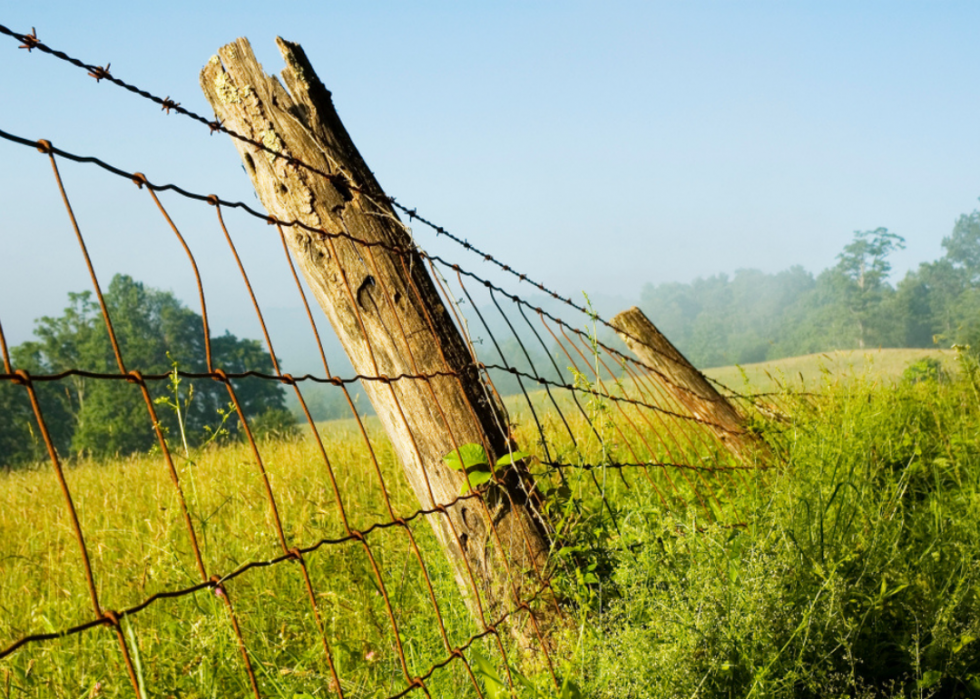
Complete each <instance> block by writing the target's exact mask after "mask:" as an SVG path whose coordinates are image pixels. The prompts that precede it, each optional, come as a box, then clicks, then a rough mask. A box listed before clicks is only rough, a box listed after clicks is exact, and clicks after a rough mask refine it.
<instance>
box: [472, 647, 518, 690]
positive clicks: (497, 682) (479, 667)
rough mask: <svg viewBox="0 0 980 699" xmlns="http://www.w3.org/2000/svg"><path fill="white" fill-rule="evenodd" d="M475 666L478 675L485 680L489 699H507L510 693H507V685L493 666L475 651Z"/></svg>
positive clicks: (473, 659) (473, 658)
mask: <svg viewBox="0 0 980 699" xmlns="http://www.w3.org/2000/svg"><path fill="white" fill-rule="evenodd" d="M472 661H473V664H474V665H475V666H476V668H475V669H476V674H477V675H479V676H480V677H482V678H483V684H484V685H485V689H486V695H487V699H507V697H509V696H510V692H508V691H507V684H506V683H505V682H504V681H503V680H502V679H500V675H498V674H497V670H496V669H495V668H494V666H493V664H492V663H491V662H490V661H489V660H487V659H486V658H484V657H483V655H482V654H481V653H480V652H479V651H478V650H474V651H473V657H472Z"/></svg>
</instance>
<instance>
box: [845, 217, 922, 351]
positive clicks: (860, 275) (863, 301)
mask: <svg viewBox="0 0 980 699" xmlns="http://www.w3.org/2000/svg"><path fill="white" fill-rule="evenodd" d="M904 249H905V239H904V238H902V236H900V235H897V234H895V233H890V232H889V231H888V229H887V228H876V229H875V230H873V231H855V232H854V240H853V241H851V242H850V243H849V244H848V245H846V246H845V247H844V251H843V252H842V253H841V254H840V255H838V256H837V266H836V267H835V268H834V270H835V271H836V272H838V273H839V274H840V276H841V280H842V281H843V286H842V292H843V293H842V298H843V303H844V307H845V308H846V310H847V311H848V312H849V314H850V317H851V319H852V321H853V323H854V326H855V329H856V341H857V346H858V347H859V348H863V347H865V345H867V344H869V342H870V343H873V344H891V343H893V342H894V335H895V328H894V327H891V324H888V323H887V321H888V320H890V319H889V318H888V317H887V315H886V314H882V313H881V308H882V305H883V302H884V301H885V299H886V298H887V297H888V296H889V294H890V293H891V292H893V289H892V288H891V287H890V286H889V284H888V275H889V273H890V272H891V269H892V266H891V262H889V261H888V256H889V255H890V254H891V253H892V252H894V251H895V250H904Z"/></svg>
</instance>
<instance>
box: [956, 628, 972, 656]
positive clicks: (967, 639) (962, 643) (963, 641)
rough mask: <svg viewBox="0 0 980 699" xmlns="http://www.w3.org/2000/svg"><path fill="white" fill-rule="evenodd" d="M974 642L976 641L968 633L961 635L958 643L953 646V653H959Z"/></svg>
mask: <svg viewBox="0 0 980 699" xmlns="http://www.w3.org/2000/svg"><path fill="white" fill-rule="evenodd" d="M975 640H977V639H976V637H975V636H971V635H970V634H968V633H965V634H963V635H962V636H960V640H959V642H958V643H957V644H956V645H954V646H953V652H954V653H959V652H960V651H961V650H963V648H965V647H966V646H967V645H969V644H970V643H973V642H974V641H975Z"/></svg>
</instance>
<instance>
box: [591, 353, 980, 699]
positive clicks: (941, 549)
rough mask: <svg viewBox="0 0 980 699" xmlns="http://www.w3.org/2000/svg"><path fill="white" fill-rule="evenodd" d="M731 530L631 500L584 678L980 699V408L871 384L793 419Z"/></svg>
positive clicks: (730, 691)
mask: <svg viewBox="0 0 980 699" xmlns="http://www.w3.org/2000/svg"><path fill="white" fill-rule="evenodd" d="M785 437H786V438H787V439H788V442H789V449H788V457H789V459H788V463H787V465H786V467H785V468H784V469H782V470H781V472H780V473H778V474H776V475H775V476H774V477H773V478H772V480H771V481H770V483H769V484H768V485H767V487H765V488H759V489H756V490H748V491H745V492H744V495H743V499H742V501H741V502H742V505H743V508H744V509H747V510H749V511H751V512H752V513H753V516H752V517H751V518H750V519H749V526H748V527H746V528H744V529H730V528H723V527H720V526H717V525H715V524H712V523H707V522H703V521H698V520H697V519H695V518H694V517H693V513H687V514H682V513H678V514H668V513H665V512H664V511H663V510H662V508H660V507H659V506H658V504H657V503H656V502H653V501H650V500H649V499H648V500H646V501H643V500H642V499H638V500H636V501H635V504H634V508H633V510H632V512H631V515H630V517H629V518H628V519H627V520H626V521H625V522H624V524H623V530H624V536H625V537H626V538H627V539H628V540H629V541H630V542H631V544H632V546H631V548H630V549H629V551H630V553H629V555H618V556H617V562H616V569H615V573H614V574H613V576H612V578H611V580H610V582H609V584H608V587H609V590H608V593H607V594H609V595H610V596H611V597H612V601H611V602H610V603H609V605H608V606H607V607H606V608H605V609H602V610H601V613H599V614H597V617H598V621H597V620H596V619H595V618H594V619H593V620H592V622H591V623H590V624H589V625H587V626H583V629H584V639H585V640H584V644H585V645H584V650H582V652H581V653H582V657H583V658H588V660H587V662H585V661H583V663H582V668H583V671H584V672H585V674H586V675H587V677H588V685H589V687H590V691H591V693H592V694H594V695H595V696H603V697H605V696H608V697H613V696H615V697H933V696H936V697H976V696H980V403H978V391H977V373H976V368H975V367H973V368H972V370H971V369H970V368H968V370H967V371H966V372H965V375H963V376H962V377H961V378H960V379H959V380H957V381H956V382H949V381H948V380H947V381H937V380H926V381H918V382H911V381H905V382H902V383H900V384H899V385H897V386H893V385H889V386H882V385H879V384H877V383H875V382H873V381H872V380H870V379H865V380H863V381H857V382H854V381H851V382H849V383H848V384H846V385H831V386H827V387H826V389H825V391H824V392H823V394H822V395H821V396H819V397H816V398H811V399H809V400H808V401H801V402H799V403H797V405H796V412H795V415H794V417H793V421H792V423H791V424H790V425H789V426H787V427H786V428H785Z"/></svg>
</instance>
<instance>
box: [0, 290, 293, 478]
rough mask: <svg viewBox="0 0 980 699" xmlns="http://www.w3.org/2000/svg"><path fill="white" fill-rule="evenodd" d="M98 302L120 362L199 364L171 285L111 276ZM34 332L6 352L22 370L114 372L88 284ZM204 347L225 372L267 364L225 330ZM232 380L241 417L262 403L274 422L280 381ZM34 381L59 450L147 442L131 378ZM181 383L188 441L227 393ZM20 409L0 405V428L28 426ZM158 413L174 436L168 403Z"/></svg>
mask: <svg viewBox="0 0 980 699" xmlns="http://www.w3.org/2000/svg"><path fill="white" fill-rule="evenodd" d="M105 302H106V307H107V309H108V312H109V317H110V319H111V320H112V323H113V329H114V331H115V335H116V339H117V341H118V342H119V349H120V353H121V354H122V357H123V359H124V361H125V362H126V369H127V370H133V369H138V370H140V371H141V372H142V373H143V374H162V373H167V372H169V371H171V370H172V368H173V366H174V364H176V365H177V366H178V367H179V368H181V369H184V370H187V371H191V372H200V373H203V372H205V371H207V366H206V361H205V347H204V337H203V327H202V323H201V318H200V316H199V315H198V314H196V313H194V312H193V311H191V310H189V309H187V308H185V307H184V306H183V305H181V303H180V302H179V301H178V300H177V299H176V298H175V297H174V296H173V294H172V293H170V292H166V291H160V290H157V289H152V288H149V287H146V286H144V285H143V284H141V283H140V282H137V281H135V280H134V279H132V278H131V277H129V276H125V275H117V276H116V277H115V278H113V280H112V282H111V283H110V284H109V288H108V290H107V291H106V293H105ZM34 334H35V336H36V337H37V339H36V340H34V341H31V342H26V343H24V344H22V345H20V346H18V347H15V348H14V350H13V355H14V360H15V364H16V366H18V367H20V368H24V369H27V370H28V371H29V372H31V373H35V374H54V373H60V372H63V371H67V370H70V369H83V370H87V371H91V372H97V373H117V372H118V371H119V369H118V366H117V364H116V360H115V355H114V353H113V350H112V344H111V342H110V340H109V334H108V331H107V330H106V327H105V324H104V323H103V321H102V316H101V311H100V309H99V307H98V305H97V304H96V303H95V302H94V301H93V300H92V295H91V294H90V293H88V292H84V293H79V294H70V295H69V306H68V307H67V308H66V309H65V312H64V314H63V315H61V316H59V317H56V318H54V317H43V318H41V319H40V320H39V321H38V322H37V327H36V328H35V331H34ZM211 346H212V357H213V361H214V366H215V367H220V368H222V369H224V370H225V371H226V372H228V373H240V372H245V371H258V372H262V373H267V374H271V373H272V371H273V369H272V361H271V359H270V358H269V356H268V354H267V353H266V352H265V351H264V350H263V348H262V345H261V344H260V343H259V342H257V341H255V340H245V339H238V338H236V337H235V336H234V335H231V334H229V333H226V334H225V335H223V336H219V337H215V338H213V339H212V340H211ZM232 384H233V386H234V388H235V392H236V394H237V396H238V398H239V401H240V403H241V404H242V408H243V410H244V412H245V414H246V416H247V417H256V418H259V417H260V416H265V415H267V414H268V413H270V411H271V412H272V413H274V414H276V415H277V416H278V417H276V419H269V418H268V417H265V418H263V419H264V421H265V422H266V423H269V424H276V425H278V426H281V424H282V419H283V418H284V417H285V415H286V411H285V401H284V392H283V389H282V386H281V385H280V384H278V383H276V382H273V381H264V380H261V379H235V380H233V382H232ZM43 388H44V389H45V396H46V400H47V402H48V404H49V405H52V406H53V407H52V409H57V410H59V411H60V415H59V416H58V417H59V419H57V420H51V421H50V422H52V423H57V424H58V425H59V428H58V429H59V431H58V438H59V443H58V444H57V446H58V448H59V450H62V451H71V452H75V453H80V452H84V453H89V454H92V455H96V456H104V455H112V454H117V453H122V454H125V453H131V452H134V451H141V450H145V449H148V448H149V447H150V446H151V445H152V444H153V443H154V440H155V436H154V432H153V425H152V423H151V422H150V419H149V416H148V413H147V410H146V406H145V402H144V400H143V397H142V394H141V392H140V390H139V388H138V387H137V386H134V385H132V384H128V383H127V382H125V381H117V380H106V379H92V378H86V377H81V376H77V375H71V376H68V377H67V378H65V379H63V380H62V381H59V382H56V383H53V384H52V383H50V382H45V383H44V385H43ZM171 388H172V387H171V386H170V385H169V384H168V383H166V382H152V384H151V386H150V393H151V396H152V397H154V398H159V397H161V396H166V395H169V393H168V392H169V391H171ZM181 388H182V392H181V400H182V407H184V408H185V411H184V413H183V416H182V417H183V420H184V432H185V433H186V434H187V435H188V438H189V441H190V442H191V443H194V442H196V441H203V439H204V438H206V436H207V434H208V433H207V431H206V430H205V426H211V425H215V424H217V423H219V422H221V417H220V415H219V413H218V411H219V410H223V409H226V408H227V403H228V394H227V391H226V390H225V388H224V386H223V385H221V384H220V383H218V382H216V381H213V380H211V379H201V380H193V381H184V382H183V383H182V387H181ZM188 398H190V400H189V402H187V399H188ZM4 400H16V399H15V398H11V399H4ZM22 412H23V411H22V410H20V411H12V412H11V413H10V414H9V415H7V414H4V413H0V432H8V431H11V432H15V433H18V434H20V433H22V432H23V430H24V429H25V427H24V425H26V424H27V423H25V422H24V419H23V417H22V416H21V413H22ZM45 412H47V409H46V410H45ZM158 412H159V418H160V422H161V423H162V425H163V426H164V427H165V428H166V429H167V430H168V431H169V433H170V434H172V435H174V436H176V435H177V434H179V431H180V425H179V424H178V422H177V418H176V415H175V414H174V413H173V411H171V410H169V409H166V408H165V407H164V406H161V408H160V409H159V411H158ZM235 420H236V419H233V420H232V421H231V422H230V423H228V425H226V426H227V427H230V429H231V431H235V430H236V429H237V428H238V427H239V426H238V425H237V422H236V421H235ZM287 422H288V420H287ZM18 425H19V426H20V427H18ZM18 430H19V432H18ZM23 456H24V452H23V450H21V451H18V452H17V453H16V454H15V453H14V452H13V451H10V450H9V448H8V449H7V451H5V452H2V453H0V461H3V460H4V459H6V460H14V461H15V460H17V459H20V458H23Z"/></svg>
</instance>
